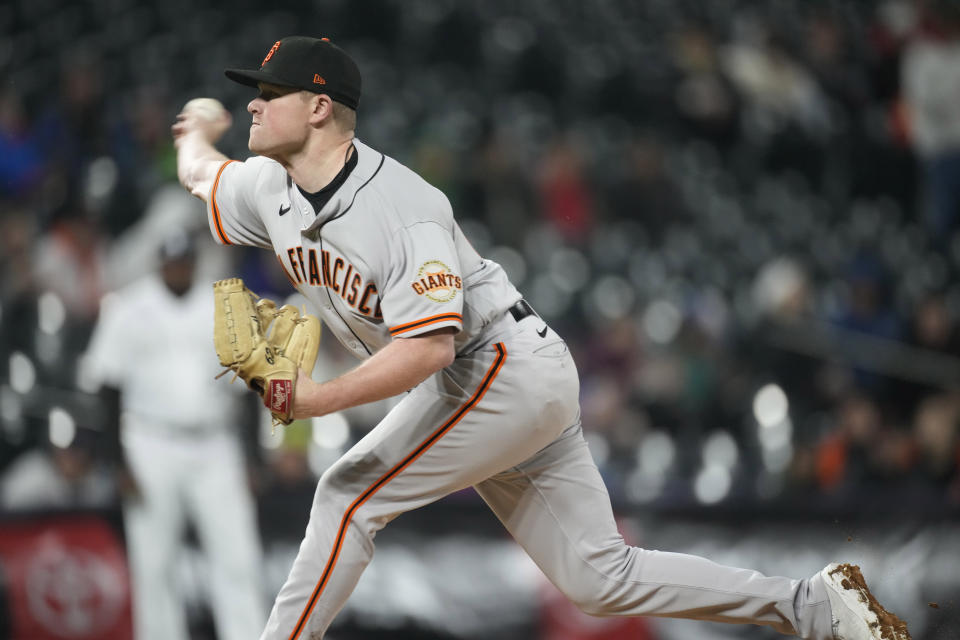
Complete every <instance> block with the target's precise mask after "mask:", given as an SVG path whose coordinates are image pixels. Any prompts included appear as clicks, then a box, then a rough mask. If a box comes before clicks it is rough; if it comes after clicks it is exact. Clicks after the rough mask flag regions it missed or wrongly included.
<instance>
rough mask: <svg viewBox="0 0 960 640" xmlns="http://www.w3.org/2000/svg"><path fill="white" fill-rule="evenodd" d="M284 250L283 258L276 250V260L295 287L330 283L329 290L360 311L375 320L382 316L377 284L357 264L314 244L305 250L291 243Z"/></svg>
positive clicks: (327, 284)
mask: <svg viewBox="0 0 960 640" xmlns="http://www.w3.org/2000/svg"><path fill="white" fill-rule="evenodd" d="M286 253H287V255H286V258H287V261H286V262H284V259H283V256H281V255H280V254H277V260H279V261H280V266H281V267H283V272H284V273H285V274H287V278H288V279H289V280H290V283H291V284H292V285H293V286H294V287H297V286H299V285H303V284H305V285H309V286H312V287H329V288H330V289H331V291H332V293H334V294H336V295H339V296H340V297H341V298H342V299H343V300H344V301H345V302H346V303H347V304H349V305H350V306H351V307H353V308H354V309H356V310H357V312H359V313H360V314H361V315H365V316H369V317H371V318H374V319H377V320H379V319H381V318H383V313H382V312H381V310H380V296H379V295H378V291H377V286H376V285H375V284H373V283H372V282H368V281H367V279H366V278H364V277H363V275H361V274H360V271H359V270H358V269H357V268H356V267H354V266H353V265H352V264H350V263H349V262H347V261H346V260H345V259H343V258H342V257H341V256H338V255H336V254H334V255H332V256H331V254H330V252H329V251H317V250H316V249H313V248H310V249H306V250H304V248H303V246H296V247H291V248H289V249H287V252H286ZM288 266H289V270H288V268H287V267H288ZM291 273H292V274H293V275H292V276H291V275H290V274H291Z"/></svg>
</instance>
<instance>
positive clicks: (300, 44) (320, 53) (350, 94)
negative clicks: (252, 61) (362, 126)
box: [224, 36, 360, 109]
mask: <svg viewBox="0 0 960 640" xmlns="http://www.w3.org/2000/svg"><path fill="white" fill-rule="evenodd" d="M224 73H225V74H226V76H227V77H228V78H230V79H231V80H233V81H234V82H239V83H240V84H245V85H247V86H249V87H256V86H257V83H258V82H269V83H270V84H277V85H280V86H284V87H296V88H298V89H305V90H306V91H313V92H314V93H325V94H327V95H328V96H330V98H332V99H333V100H336V101H337V102H341V103H343V104H345V105H347V106H348V107H350V108H351V109H356V108H357V105H358V104H360V69H359V68H358V67H357V63H356V62H354V61H353V58H351V57H350V56H349V55H347V53H346V52H345V51H344V50H343V49H341V48H340V47H338V46H337V45H335V44H333V43H332V42H330V41H329V40H328V39H327V38H308V37H305V36H287V37H286V38H283V39H281V40H277V41H276V42H275V43H274V44H273V46H272V47H270V51H269V52H268V53H267V57H266V58H264V59H263V62H261V63H260V69H259V70H257V71H254V70H250V69H227V70H225V71H224Z"/></svg>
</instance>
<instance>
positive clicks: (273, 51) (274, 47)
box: [260, 40, 280, 67]
mask: <svg viewBox="0 0 960 640" xmlns="http://www.w3.org/2000/svg"><path fill="white" fill-rule="evenodd" d="M279 48H280V41H279V40H277V41H276V42H274V43H273V46H272V47H270V51H269V52H268V53H267V57H266V58H264V59H263V62H261V63H260V66H261V67H262V66H263V65H265V64H267V61H268V60H270V58H272V57H273V54H274V53H276V52H277V49H279Z"/></svg>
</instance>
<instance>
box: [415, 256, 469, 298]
mask: <svg viewBox="0 0 960 640" xmlns="http://www.w3.org/2000/svg"><path fill="white" fill-rule="evenodd" d="M410 286H411V287H413V290H414V291H415V292H416V293H417V295H420V296H424V297H425V298H427V299H428V300H432V301H433V302H450V301H451V300H453V299H454V298H456V297H457V292H458V291H460V290H461V289H463V280H461V278H460V276H458V275H456V274H454V273H451V271H450V267H448V266H447V265H445V264H443V263H442V262H440V261H439V260H428V261H427V262H424V263H423V265H422V266H421V267H420V270H419V271H418V272H417V279H416V280H414V281H413V282H411V283H410Z"/></svg>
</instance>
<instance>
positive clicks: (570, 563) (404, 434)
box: [261, 316, 833, 640]
mask: <svg viewBox="0 0 960 640" xmlns="http://www.w3.org/2000/svg"><path fill="white" fill-rule="evenodd" d="M542 326H543V322H542V321H541V320H539V318H537V317H536V316H530V317H528V318H526V319H524V320H523V321H521V322H519V323H516V322H514V321H513V319H512V318H510V317H509V316H507V317H506V319H505V320H503V321H501V322H500V323H499V325H498V327H497V328H496V329H497V331H496V332H495V333H493V339H492V340H491V341H490V346H488V347H485V348H482V349H480V350H479V351H477V352H474V353H472V354H470V355H467V356H464V357H459V358H457V360H456V361H455V362H454V363H453V364H452V365H451V366H450V367H448V368H446V369H444V370H443V371H440V372H438V373H437V374H436V375H434V376H432V377H431V378H429V379H428V380H426V381H425V382H423V383H422V384H420V385H419V386H418V387H417V388H416V389H414V390H412V391H411V392H410V393H409V394H407V396H406V397H405V398H404V399H403V400H402V401H401V402H400V403H399V404H398V405H397V406H396V407H395V408H394V409H393V410H392V411H391V412H390V413H389V414H388V415H387V416H386V417H385V418H384V419H383V421H381V422H380V424H379V425H377V426H376V427H375V428H374V429H373V430H371V431H370V433H368V434H367V435H366V436H365V437H364V438H363V439H362V440H360V442H358V443H357V444H356V445H355V446H354V447H353V448H351V449H350V450H349V451H348V452H347V453H346V454H344V456H343V457H342V458H341V459H340V460H339V461H337V462H336V463H335V464H334V465H333V466H332V467H331V468H330V469H329V470H328V471H327V472H326V473H324V475H323V477H322V478H321V479H320V482H319V484H318V487H317V492H316V495H315V498H314V502H313V507H312V509H311V512H310V522H309V524H308V525H307V531H306V534H305V537H304V540H303V542H302V544H301V545H300V551H299V553H298V555H297V558H296V560H295V561H294V564H293V567H292V569H291V570H290V575H289V576H288V578H287V581H286V583H285V584H284V585H283V587H282V588H281V590H280V593H279V595H278V596H277V599H276V601H275V603H274V606H273V610H272V611H271V613H270V618H269V620H268V622H267V626H266V629H265V630H264V632H263V635H262V636H261V638H262V640H281V639H282V640H296V639H298V638H303V639H307V638H309V639H310V640H318V639H320V638H322V637H323V635H324V633H325V631H326V629H327V627H328V626H329V625H330V623H331V621H332V620H333V618H334V616H335V615H336V614H337V612H338V611H339V610H340V608H341V607H342V606H343V604H344V603H345V602H346V600H347V598H348V597H349V596H350V593H351V591H352V590H353V588H354V587H355V586H356V583H357V581H358V580H359V579H360V575H361V573H362V572H363V570H364V568H365V567H366V566H367V564H368V563H369V562H370V560H371V559H372V557H373V551H374V543H373V539H374V536H375V535H376V533H377V531H379V530H380V529H382V528H383V527H384V526H385V525H386V524H387V523H388V522H390V520H392V519H393V518H395V517H397V516H398V515H400V514H401V513H404V512H406V511H410V510H413V509H416V508H418V507H422V506H424V505H426V504H429V503H431V502H433V501H435V500H438V499H439V498H442V497H443V496H445V495H447V494H449V493H451V492H454V491H458V490H460V489H464V488H466V487H470V486H473V487H474V488H475V489H476V491H477V493H479V494H480V496H481V497H482V498H483V499H484V500H485V501H486V503H487V504H488V505H489V506H490V508H491V509H492V510H493V511H494V513H495V514H496V515H497V517H498V518H499V519H500V521H501V522H502V523H503V524H504V526H505V527H506V528H507V529H508V530H509V531H510V533H511V534H512V535H513V537H514V538H515V539H516V540H517V542H519V543H520V545H521V546H522V547H523V548H524V550H525V551H526V552H527V553H528V554H529V555H530V557H531V558H532V559H533V560H534V562H536V564H537V565H538V566H539V567H540V569H541V570H542V571H543V572H544V574H546V576H547V577H548V578H549V579H550V580H551V581H552V582H553V583H554V584H555V585H556V586H557V587H558V588H559V589H560V591H562V592H563V593H564V594H565V595H566V596H567V597H568V598H570V599H571V600H572V601H573V602H574V603H576V604H577V605H578V606H579V607H580V608H581V609H583V610H584V611H585V612H587V613H591V614H594V615H601V616H609V615H630V616H640V615H643V616H665V617H674V618H690V619H698V620H714V621H718V622H730V623H749V624H756V625H767V626H770V627H773V628H774V629H776V630H777V631H780V632H782V633H785V634H791V635H798V636H800V637H802V638H811V639H815V640H832V639H833V634H832V632H831V621H830V605H829V602H828V598H827V594H826V591H825V589H824V586H823V583H822V581H821V580H820V578H819V576H814V577H813V578H810V579H806V580H795V579H789V578H780V577H767V576H763V575H761V574H760V573H757V572H756V571H751V570H747V569H737V568H733V567H726V566H722V565H719V564H716V563H714V562H711V561H709V560H705V559H703V558H699V557H696V556H690V555H684V554H678V553H666V552H661V551H650V550H646V549H640V548H637V547H631V546H628V545H627V544H626V543H625V542H624V540H623V538H622V537H621V535H620V533H619V532H618V531H617V527H616V523H615V521H614V517H613V512H612V509H611V506H610V499H609V497H608V495H607V491H606V488H605V486H604V484H603V481H602V479H601V477H600V474H599V472H598V470H597V467H596V465H595V463H594V462H593V459H592V457H591V456H590V453H589V451H588V449H587V445H586V442H585V441H584V439H583V435H582V433H581V428H580V417H579V403H578V393H579V380H578V376H577V372H576V367H575V365H574V362H573V359H572V358H571V357H570V354H569V352H568V350H567V347H566V345H565V344H564V343H563V341H562V340H560V338H559V337H558V336H557V335H556V334H555V333H554V332H553V331H548V332H547V333H546V336H545V337H540V335H538V333H537V330H538V329H541V328H542Z"/></svg>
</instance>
